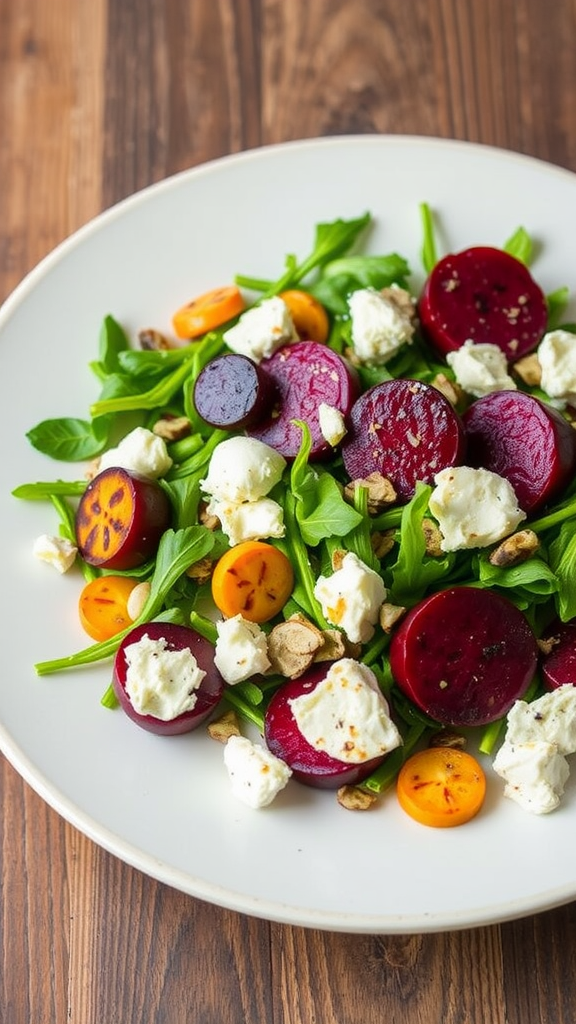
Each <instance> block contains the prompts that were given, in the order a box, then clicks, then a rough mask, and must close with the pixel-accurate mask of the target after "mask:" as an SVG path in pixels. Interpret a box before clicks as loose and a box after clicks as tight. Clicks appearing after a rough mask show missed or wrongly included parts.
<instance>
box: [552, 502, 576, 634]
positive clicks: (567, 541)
mask: <svg viewBox="0 0 576 1024" xmlns="http://www.w3.org/2000/svg"><path fill="white" fill-rule="evenodd" d="M549 561H550V567H551V569H552V571H553V572H554V574H555V576H556V578H557V580H558V584H559V586H558V594H557V597H556V602H557V609H558V615H559V616H560V618H561V619H562V622H568V621H569V620H570V619H573V618H574V617H575V616H576V586H574V580H575V579H576V522H574V520H572V521H568V522H565V523H563V524H562V526H561V527H560V531H559V533H558V536H557V537H556V539H555V540H553V541H552V543H551V544H550V548H549Z"/></svg>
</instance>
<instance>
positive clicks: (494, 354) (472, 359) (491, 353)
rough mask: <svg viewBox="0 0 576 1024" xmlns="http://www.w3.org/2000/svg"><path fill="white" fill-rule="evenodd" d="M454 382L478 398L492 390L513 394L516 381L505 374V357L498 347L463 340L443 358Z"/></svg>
mask: <svg viewBox="0 0 576 1024" xmlns="http://www.w3.org/2000/svg"><path fill="white" fill-rule="evenodd" d="M446 362H447V363H448V366H450V367H451V368H452V370H453V371H454V375H455V377H456V382H457V383H458V384H459V385H460V387H461V388H463V390H464V391H466V392H467V393H468V394H469V395H474V397H475V398H482V397H483V396H484V395H489V394H491V392H493V391H515V390H516V382H515V381H514V380H513V379H512V377H511V376H510V375H509V373H508V363H507V360H506V356H505V355H504V353H503V351H502V349H501V348H499V347H498V345H492V344H490V343H489V342H486V343H484V342H480V343H478V344H476V343H475V342H473V341H465V342H464V344H463V345H462V346H461V347H460V348H458V349H456V350H455V351H454V352H448V353H447V355H446Z"/></svg>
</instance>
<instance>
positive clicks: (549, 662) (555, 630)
mask: <svg viewBox="0 0 576 1024" xmlns="http://www.w3.org/2000/svg"><path fill="white" fill-rule="evenodd" d="M542 640H543V641H544V644H545V645H546V646H547V645H548V644H552V647H551V650H550V652H549V653H548V654H545V655H543V657H542V661H541V669H542V679H543V682H544V685H545V687H546V688H547V689H548V690H556V689H557V688H558V687H559V686H564V685H566V684H567V683H571V684H572V686H576V619H571V620H570V622H556V623H554V624H553V625H552V626H550V627H549V629H547V630H546V632H545V633H544V634H543V636H542Z"/></svg>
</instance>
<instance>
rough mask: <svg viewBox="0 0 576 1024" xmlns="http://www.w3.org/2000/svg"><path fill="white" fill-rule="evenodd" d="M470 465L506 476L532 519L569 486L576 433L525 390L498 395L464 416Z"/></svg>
mask: <svg viewBox="0 0 576 1024" xmlns="http://www.w3.org/2000/svg"><path fill="white" fill-rule="evenodd" d="M463 419H464V429H465V431H466V437H467V443H468V456H467V462H468V463H469V465H471V466H474V467H476V468H478V467H482V468H484V469H489V470H491V471H492V472H493V473H498V474H499V476H503V477H505V479H506V480H508V481H509V483H510V484H511V485H512V487H513V488H514V491H515V493H516V497H517V499H518V504H519V506H520V508H521V509H523V511H524V512H526V513H527V514H528V515H529V514H530V513H532V512H534V511H535V510H537V509H539V508H542V507H543V506H544V505H546V504H547V503H548V502H549V501H550V500H551V499H552V498H554V497H555V496H557V495H558V494H559V493H561V491H562V490H563V489H564V488H565V487H566V486H567V485H568V483H569V481H570V480H571V479H572V476H573V474H574V471H575V469H576V431H575V430H574V428H573V427H571V426H570V424H569V423H568V422H567V421H566V420H565V419H564V417H563V416H562V415H561V414H560V413H559V412H558V411H557V410H556V409H553V408H552V407H551V406H549V405H545V404H544V402H541V401H540V400H539V399H537V398H534V397H533V396H532V395H528V394H526V393H525V392H523V391H495V392H493V393H492V394H490V395H485V396H484V397H483V398H479V399H477V401H476V402H474V403H473V404H472V405H471V406H470V408H469V409H468V410H467V411H466V413H465V414H464V417H463Z"/></svg>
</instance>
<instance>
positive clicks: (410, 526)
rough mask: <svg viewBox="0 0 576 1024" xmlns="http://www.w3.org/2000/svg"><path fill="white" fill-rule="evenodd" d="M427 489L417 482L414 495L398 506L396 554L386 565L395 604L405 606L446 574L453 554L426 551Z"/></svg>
mask: <svg viewBox="0 0 576 1024" xmlns="http://www.w3.org/2000/svg"><path fill="white" fill-rule="evenodd" d="M431 493H432V488H431V487H430V486H429V485H428V484H422V483H418V484H417V485H416V491H415V493H414V497H413V498H412V499H411V500H410V501H409V502H408V504H407V505H405V506H404V508H403V510H402V519H401V522H400V543H399V546H398V557H397V559H396V562H395V564H394V565H393V566H392V567H391V569H390V573H391V585H390V590H391V591H392V593H393V597H394V602H395V603H396V604H400V605H406V606H408V607H410V606H411V605H413V604H415V603H416V602H417V601H418V600H419V599H420V597H422V595H423V594H424V592H425V591H426V589H427V588H428V587H430V586H432V585H433V584H435V583H437V582H438V581H439V580H441V579H442V578H443V577H445V576H446V574H447V573H448V571H449V570H450V568H451V567H452V564H453V561H454V556H453V555H449V554H447V555H445V556H444V558H437V557H434V558H432V557H429V556H427V555H426V539H425V536H424V530H423V529H422V520H423V519H424V516H425V515H426V512H427V510H428V501H429V498H430V494H431Z"/></svg>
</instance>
